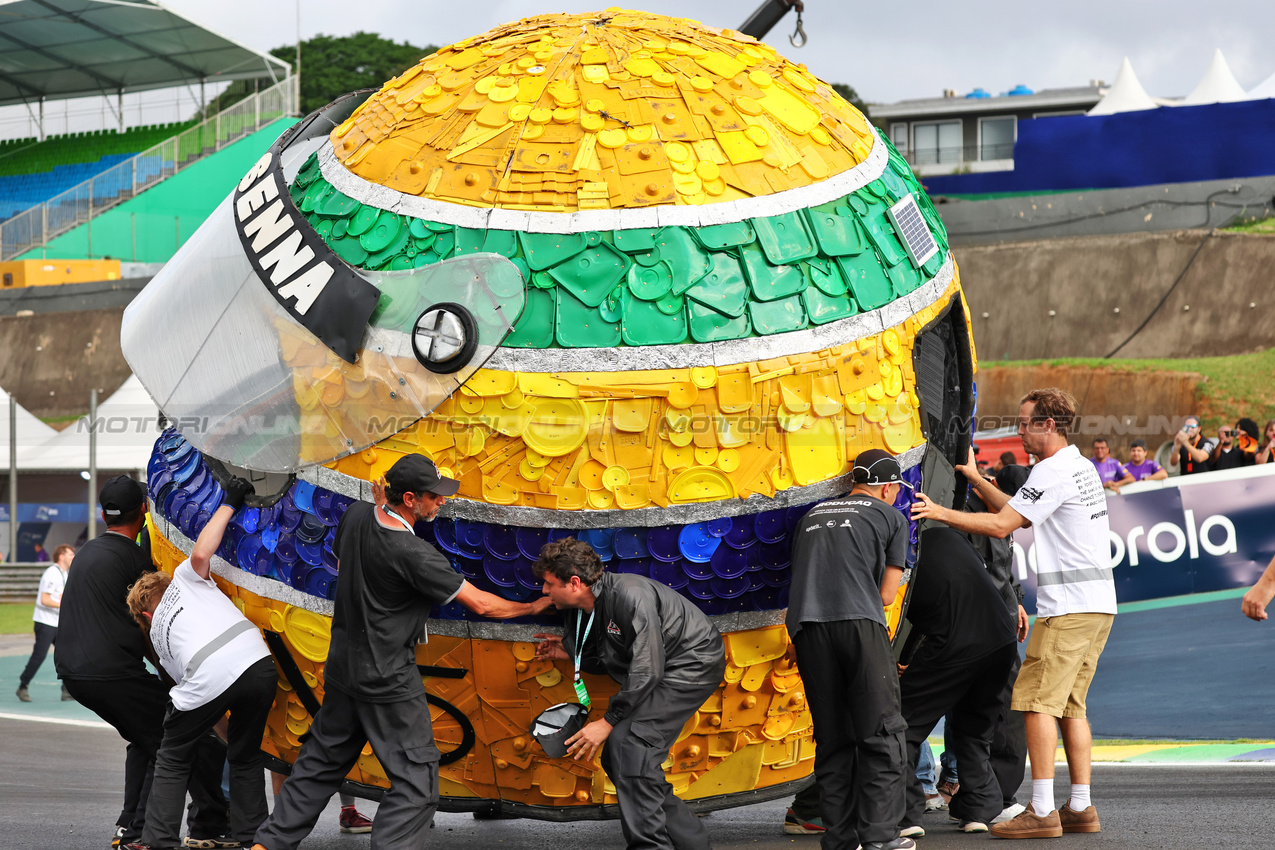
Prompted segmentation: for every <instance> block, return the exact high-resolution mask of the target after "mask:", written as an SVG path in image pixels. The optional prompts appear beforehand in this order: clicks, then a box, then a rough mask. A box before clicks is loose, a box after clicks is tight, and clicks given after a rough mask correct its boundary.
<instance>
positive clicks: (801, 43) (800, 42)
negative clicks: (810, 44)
mask: <svg viewBox="0 0 1275 850" xmlns="http://www.w3.org/2000/svg"><path fill="white" fill-rule="evenodd" d="M792 5H793V8H795V9H796V10H797V29H795V30H794V31H793V34H792V35H790V36H788V42H789V44H791V45H792V46H793V47H805V46H806V41H807V40H808V39H807V38H806V30H805V27H803V26H802V22H801V12H802V10H803V9H804V5H803V4H802V3H801V2H797V3H794V4H792Z"/></svg>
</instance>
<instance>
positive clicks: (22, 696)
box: [15, 685, 31, 702]
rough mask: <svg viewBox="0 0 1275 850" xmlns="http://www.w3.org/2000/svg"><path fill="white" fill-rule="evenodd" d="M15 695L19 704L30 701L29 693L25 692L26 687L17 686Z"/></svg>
mask: <svg viewBox="0 0 1275 850" xmlns="http://www.w3.org/2000/svg"><path fill="white" fill-rule="evenodd" d="M15 693H16V694H17V695H18V701H19V702H30V701H31V692H30V691H28V690H27V686H26V685H18V690H17V691H15Z"/></svg>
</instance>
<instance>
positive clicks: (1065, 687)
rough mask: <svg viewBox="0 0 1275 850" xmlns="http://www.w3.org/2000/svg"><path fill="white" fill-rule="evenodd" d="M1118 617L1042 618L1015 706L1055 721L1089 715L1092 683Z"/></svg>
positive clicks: (1016, 684)
mask: <svg viewBox="0 0 1275 850" xmlns="http://www.w3.org/2000/svg"><path fill="white" fill-rule="evenodd" d="M1114 619H1115V615H1114V614H1064V615H1063V616H1061V617H1045V618H1043V619H1038V620H1037V621H1036V625H1035V626H1034V627H1033V628H1032V635H1031V639H1030V640H1028V641H1027V657H1026V659H1025V660H1024V661H1023V668H1022V670H1021V671H1019V673H1018V680H1017V681H1016V682H1014V696H1013V700H1012V702H1011V707H1012V708H1013V709H1014V710H1015V711H1034V712H1037V713H1038V714H1048V715H1049V716H1050V717H1084V716H1085V697H1086V696H1087V695H1088V694H1089V683H1090V682H1092V681H1093V674H1094V669H1095V668H1096V667H1097V666H1098V656H1100V655H1102V649H1103V647H1105V646H1106V645H1107V636H1108V635H1109V634H1111V621H1112V620H1114Z"/></svg>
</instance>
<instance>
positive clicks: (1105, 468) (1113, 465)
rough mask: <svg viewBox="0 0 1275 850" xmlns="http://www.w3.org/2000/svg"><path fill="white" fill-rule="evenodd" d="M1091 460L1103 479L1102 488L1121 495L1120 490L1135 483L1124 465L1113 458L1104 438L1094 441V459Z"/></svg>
mask: <svg viewBox="0 0 1275 850" xmlns="http://www.w3.org/2000/svg"><path fill="white" fill-rule="evenodd" d="M1091 460H1092V461H1093V465H1094V468H1095V469H1097V470H1098V477H1099V478H1101V479H1102V486H1103V487H1105V488H1107V489H1108V490H1110V491H1111V492H1113V493H1119V492H1120V488H1121V487H1123V486H1124V485H1125V484H1132V483H1133V476H1131V475H1130V474H1129V473H1128V472H1126V471H1125V468H1124V465H1123V464H1121V463H1120V461H1118V460H1116V459H1115V458H1114V457H1112V456H1111V450H1110V449H1109V448H1108V447H1107V441H1106V440H1104V439H1103V438H1102V437H1099V438H1098V439H1096V440H1094V441H1093V457H1092V458H1091Z"/></svg>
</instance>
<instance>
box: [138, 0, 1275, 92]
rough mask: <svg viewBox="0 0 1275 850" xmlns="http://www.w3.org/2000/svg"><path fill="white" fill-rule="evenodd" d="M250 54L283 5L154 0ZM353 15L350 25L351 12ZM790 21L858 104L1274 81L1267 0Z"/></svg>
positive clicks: (464, 21)
mask: <svg viewBox="0 0 1275 850" xmlns="http://www.w3.org/2000/svg"><path fill="white" fill-rule="evenodd" d="M162 2H164V3H165V4H166V5H168V6H170V7H172V8H174V9H176V10H178V11H179V12H181V13H182V14H184V15H186V16H188V17H190V18H192V19H193V20H195V21H197V22H199V23H201V24H204V25H205V26H208V27H210V28H211V29H214V30H217V31H219V32H221V33H222V34H224V35H227V36H229V37H231V38H233V39H235V40H237V41H240V42H243V43H245V44H247V45H249V46H250V47H255V48H258V49H262V50H266V49H269V48H272V47H277V46H279V45H281V44H285V43H292V42H294V41H295V33H296V14H295V3H294V2H293V1H292V0H219V2H217V3H210V2H208V0H162ZM759 2H760V0H738V2H732V0H676V2H674V0H646V2H645V3H643V4H642V8H645V9H646V10H648V11H652V12H660V13H663V14H668V15H680V16H683V17H690V18H696V19H698V20H701V21H704V22H706V23H710V24H714V25H717V26H727V27H737V26H739V25H740V24H742V23H743V21H744V20H745V19H746V18H747V17H748V15H749V14H750V13H751V12H752V10H753V9H754V8H756V6H757V4H758V3H759ZM301 6H302V8H301V34H302V37H303V38H309V37H310V36H313V35H315V34H317V33H324V34H327V35H347V34H349V33H352V32H356V31H358V30H360V29H362V30H366V31H369V32H375V33H378V34H380V35H383V36H385V37H387V38H392V39H394V40H396V41H408V42H410V43H412V44H418V45H425V44H439V45H443V44H450V43H451V42H453V41H458V40H460V39H462V38H465V37H466V36H469V35H474V34H477V33H480V32H483V31H484V30H487V29H489V28H491V27H493V26H496V25H498V24H501V23H505V22H508V21H512V20H516V19H518V18H522V17H527V16H529V15H536V14H541V13H544V12H551V11H567V12H583V11H592V10H596V9H599V8H604V7H605V3H600V2H588V0H585V1H584V2H577V0H499V1H498V2H489V0H446V1H445V2H443V0H411V2H408V0H362V2H349V0H304V2H302V4H301ZM356 12H357V14H358V16H357V17H355V16H354V13H356ZM794 22H795V16H794V15H793V14H792V13H789V15H788V16H787V17H786V18H785V19H784V20H783V21H781V22H780V24H779V25H778V26H776V27H775V29H774V31H772V32H771V34H770V36H769V37H768V39H767V41H768V42H770V43H771V44H772V45H774V46H775V47H777V48H778V49H779V50H780V52H781V53H783V54H784V55H786V56H787V57H788V58H789V59H791V60H793V61H796V62H804V63H805V64H806V65H807V66H808V67H809V68H810V69H811V70H812V71H813V72H814V73H815V74H817V75H818V76H820V77H822V78H824V79H825V80H827V81H829V82H841V83H849V84H850V85H852V86H854V87H855V88H856V89H857V90H858V92H859V93H860V95H861V96H862V97H863V98H864V99H865V100H868V101H870V102H878V103H890V102H893V101H896V100H901V99H904V98H916V97H937V96H939V95H940V94H941V93H942V90H943V89H945V88H951V89H956V90H957V91H958V92H959V93H961V94H964V93H966V92H968V91H970V90H971V89H972V88H974V87H975V86H981V87H983V88H985V89H987V90H988V91H991V92H993V93H1000V92H1003V91H1006V90H1008V89H1010V88H1012V87H1013V86H1014V85H1016V84H1018V83H1022V84H1024V85H1026V86H1028V87H1029V88H1032V89H1042V88H1058V87H1063V86H1075V85H1085V84H1087V83H1088V81H1089V80H1090V79H1094V78H1098V79H1103V80H1106V81H1107V82H1111V80H1112V79H1113V78H1114V77H1115V73H1116V70H1117V68H1118V67H1119V66H1120V60H1121V58H1122V57H1124V56H1128V57H1129V58H1130V60H1131V61H1132V62H1133V67H1134V70H1135V71H1137V73H1138V76H1139V78H1140V79H1141V80H1142V84H1143V85H1144V86H1145V87H1146V89H1147V91H1148V92H1150V93H1151V94H1152V95H1156V96H1160V97H1174V96H1181V95H1185V94H1187V93H1188V92H1189V91H1190V90H1191V89H1192V88H1193V87H1194V85H1195V83H1196V82H1197V81H1198V80H1199V78H1200V76H1201V75H1203V73H1204V70H1205V68H1207V67H1208V63H1209V60H1210V58H1211V57H1212V55H1213V49H1214V48H1215V47H1220V48H1222V50H1223V52H1224V53H1225V54H1226V58H1227V60H1228V61H1229V62H1230V65H1231V70H1232V71H1233V72H1234V73H1235V76H1236V77H1237V78H1238V79H1239V81H1240V84H1241V85H1243V86H1244V87H1245V88H1246V89H1249V88H1252V87H1253V86H1255V85H1257V84H1258V83H1259V82H1261V81H1262V80H1264V79H1266V78H1267V77H1268V76H1270V75H1271V74H1275V46H1272V37H1273V36H1275V0H1230V2H1227V0H1213V2H1209V3H1204V2H1199V0H1192V2H1186V0H1103V1H1102V2H1099V0H1070V2H1065V3H1059V2H1048V3H1046V2H1042V0H1028V2H1023V1H1022V0H979V2H963V3H962V2H951V0H945V1H944V2H939V0H911V2H906V3H905V2H889V0H887V2H873V3H865V2H855V0H806V14H805V22H806V31H807V33H808V34H809V36H810V42H809V44H807V45H806V47H804V48H802V49H796V48H794V47H792V46H791V45H789V43H788V34H789V33H790V32H791V31H792V27H793V25H794Z"/></svg>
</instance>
